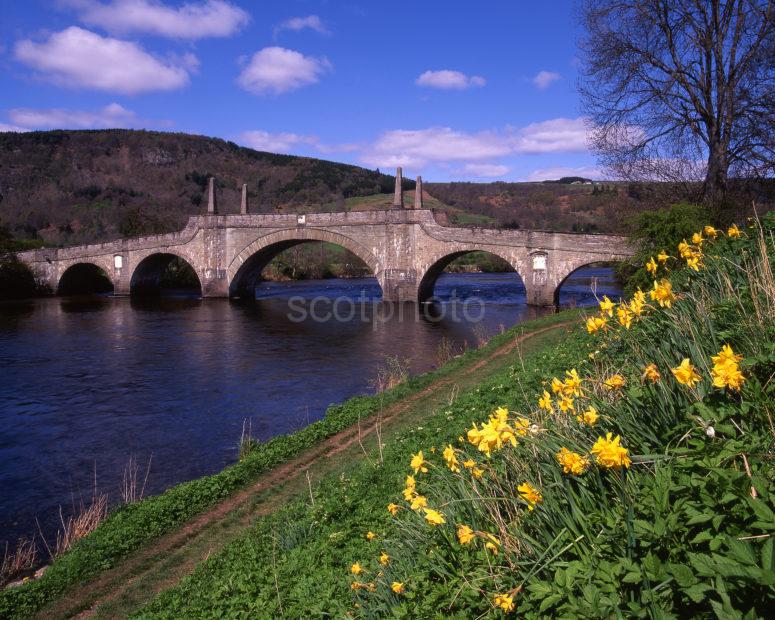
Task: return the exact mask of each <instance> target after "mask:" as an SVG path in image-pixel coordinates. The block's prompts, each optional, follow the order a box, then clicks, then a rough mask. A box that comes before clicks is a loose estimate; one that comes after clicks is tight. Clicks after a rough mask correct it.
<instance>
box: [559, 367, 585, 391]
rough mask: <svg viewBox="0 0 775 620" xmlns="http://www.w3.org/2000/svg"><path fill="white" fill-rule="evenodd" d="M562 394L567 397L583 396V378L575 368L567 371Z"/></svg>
mask: <svg viewBox="0 0 775 620" xmlns="http://www.w3.org/2000/svg"><path fill="white" fill-rule="evenodd" d="M562 393H563V394H565V395H566V396H581V377H579V373H578V372H576V369H575V368H573V369H571V370H566V371H565V381H564V382H563V384H562Z"/></svg>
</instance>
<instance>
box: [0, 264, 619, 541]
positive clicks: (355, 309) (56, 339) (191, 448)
mask: <svg viewBox="0 0 775 620" xmlns="http://www.w3.org/2000/svg"><path fill="white" fill-rule="evenodd" d="M592 283H596V285H597V292H598V294H600V295H602V294H604V293H605V294H608V295H609V296H612V297H615V296H619V295H620V294H621V292H620V290H619V288H618V287H617V285H616V283H615V282H614V280H613V276H612V273H611V270H610V269H608V268H600V267H595V268H585V269H581V270H579V271H577V272H576V273H575V274H573V275H572V276H571V278H569V280H568V281H566V283H565V285H564V286H563V289H562V291H561V297H560V302H561V304H564V305H591V304H593V303H595V300H594V295H593V294H592V292H591V290H590V285H591V284H592ZM379 293H380V291H379V286H378V285H377V283H376V280H374V279H371V278H366V279H352V280H318V281H303V282H288V283H263V284H261V285H260V286H259V287H258V288H257V297H258V299H257V300H256V301H255V303H246V304H237V303H233V302H229V301H227V300H217V299H213V300H210V299H208V300H201V299H197V298H191V297H185V296H179V297H171V298H162V299H155V300H136V299H128V298H117V297H110V296H104V297H99V296H94V297H87V298H49V299H36V300H30V301H23V302H14V303H4V304H0V545H3V546H4V544H5V542H6V541H9V542H10V543H11V545H13V544H14V542H15V540H16V539H17V538H18V537H19V536H21V535H29V534H33V533H34V532H36V531H37V526H36V524H35V519H36V517H37V518H38V519H39V521H40V525H41V528H42V530H43V532H44V533H45V534H46V535H47V536H48V537H50V538H49V540H50V541H51V538H53V534H54V533H55V531H56V526H57V524H58V521H59V507H60V506H62V509H63V512H64V514H67V513H68V511H69V510H70V509H71V506H72V505H73V504H74V503H75V504H77V503H78V501H79V500H80V498H81V497H83V498H84V499H85V500H88V499H89V498H90V497H91V489H92V487H93V481H94V477H95V475H96V481H97V486H98V488H99V490H100V492H105V493H107V494H108V497H109V500H110V502H111V503H115V502H118V501H119V500H120V497H121V496H120V492H119V489H120V485H121V480H122V472H123V470H124V467H125V466H126V464H127V462H128V459H129V457H130V455H132V456H134V458H135V459H136V461H137V462H138V464H139V466H140V470H141V478H142V477H143V475H144V473H145V467H146V464H147V463H148V460H149V458H150V459H151V466H150V472H149V475H148V482H147V486H146V489H145V493H146V495H150V494H156V493H160V492H162V491H163V490H164V489H167V488H169V487H170V486H172V485H174V484H177V483H179V482H182V481H185V480H190V479H192V478H195V477H199V476H202V475H204V474H210V473H214V472H217V471H219V470H220V469H222V468H223V467H224V466H226V465H228V464H229V463H233V462H234V461H235V460H236V458H237V445H238V441H239V438H240V434H241V432H242V428H243V423H244V421H245V420H249V422H250V426H251V428H252V435H253V436H254V437H256V438H258V439H261V440H265V439H268V438H270V437H272V436H274V435H277V434H280V433H288V432H292V431H294V430H297V429H300V428H302V427H303V426H304V425H306V424H308V423H309V422H311V421H314V420H316V419H319V418H320V417H321V416H322V415H323V414H324V413H325V410H326V408H327V407H328V405H329V404H332V403H339V402H342V401H344V400H346V399H347V398H349V397H351V396H354V395H356V394H363V393H370V392H373V389H374V388H373V382H374V379H375V378H376V376H377V374H378V372H379V370H380V369H381V368H383V367H384V364H385V361H386V358H388V357H397V358H400V359H405V360H409V362H408V364H409V367H410V370H411V372H412V373H419V372H423V371H426V370H429V369H431V368H433V367H434V366H435V364H436V362H437V352H438V350H439V345H440V343H441V342H442V340H443V339H446V341H447V342H449V343H451V344H452V345H453V346H454V347H455V348H456V349H457V350H460V349H462V348H463V347H465V346H469V347H470V346H476V343H477V342H478V341H479V339H481V338H482V337H483V336H485V335H486V336H491V335H493V334H495V333H498V332H499V331H500V330H502V329H505V328H508V327H511V326H512V325H514V324H516V323H519V322H521V321H524V320H526V319H529V318H533V317H535V316H537V315H539V314H541V313H542V311H539V310H537V309H535V308H529V307H528V306H526V305H525V303H524V302H525V292H524V287H523V286H522V284H521V282H520V281H519V278H518V276H516V274H513V273H505V274H444V275H442V276H441V277H440V278H439V280H438V283H437V285H436V294H437V296H438V297H440V298H441V299H442V300H443V302H442V303H441V304H439V305H438V306H437V310H439V313H437V314H434V315H433V316H432V317H431V318H425V317H422V316H417V313H416V310H417V306H416V305H415V304H401V305H395V304H393V305H389V304H384V305H381V304H379V303H377V302H376V301H375V300H374V298H377V297H378V296H379ZM293 296H298V297H299V298H296V299H290V298H292V297H293ZM301 297H303V298H305V301H301V300H300V298H301ZM472 297H473V298H475V300H474V301H472ZM337 298H339V301H337V302H336V303H334V301H333V300H335V299H337ZM399 310H400V311H401V312H399ZM453 310H454V312H453ZM401 313H402V314H401ZM438 314H441V315H443V316H438ZM329 315H331V316H330V317H329ZM480 316H481V320H477V319H479V317H480ZM334 317H337V318H334Z"/></svg>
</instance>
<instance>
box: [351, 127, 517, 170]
mask: <svg viewBox="0 0 775 620" xmlns="http://www.w3.org/2000/svg"><path fill="white" fill-rule="evenodd" d="M510 152H511V147H510V145H509V142H508V140H507V139H506V138H505V137H504V136H503V135H501V134H499V133H496V132H480V133H466V132H462V131H454V130H453V129H451V128H449V127H431V128H429V129H414V130H412V129H409V130H407V129H397V130H393V131H386V132H384V133H383V134H382V135H381V136H379V138H377V140H376V141H375V142H374V143H373V144H372V145H370V146H369V147H367V149H366V151H365V152H364V153H362V154H361V161H363V162H364V163H366V164H369V165H372V166H377V167H380V168H383V167H384V168H387V167H393V166H408V167H421V166H424V165H426V164H427V163H428V162H431V161H470V160H474V161H476V160H482V159H491V158H495V157H501V156H503V155H508V154H509V153H510Z"/></svg>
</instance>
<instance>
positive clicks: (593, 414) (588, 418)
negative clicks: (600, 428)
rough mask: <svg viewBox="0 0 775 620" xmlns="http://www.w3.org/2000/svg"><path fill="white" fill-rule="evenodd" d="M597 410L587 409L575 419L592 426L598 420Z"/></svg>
mask: <svg viewBox="0 0 775 620" xmlns="http://www.w3.org/2000/svg"><path fill="white" fill-rule="evenodd" d="M598 417H600V416H598V413H597V409H595V408H594V407H587V410H586V411H584V412H583V413H581V414H579V415H577V416H576V419H577V420H578V421H579V422H582V423H583V424H587V425H589V426H594V425H595V423H596V422H597V419H598Z"/></svg>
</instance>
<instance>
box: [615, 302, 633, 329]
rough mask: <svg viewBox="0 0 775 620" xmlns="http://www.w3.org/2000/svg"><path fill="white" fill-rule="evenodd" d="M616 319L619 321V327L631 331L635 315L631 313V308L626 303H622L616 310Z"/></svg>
mask: <svg viewBox="0 0 775 620" xmlns="http://www.w3.org/2000/svg"><path fill="white" fill-rule="evenodd" d="M616 318H617V320H618V321H619V325H621V326H622V327H624V328H625V329H630V326H631V325H632V319H633V318H634V315H633V313H632V312H631V311H630V308H629V306H626V305H625V304H624V303H622V304H621V305H620V306H618V307H617V308H616Z"/></svg>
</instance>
